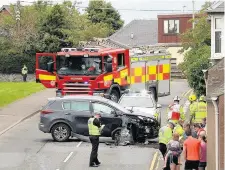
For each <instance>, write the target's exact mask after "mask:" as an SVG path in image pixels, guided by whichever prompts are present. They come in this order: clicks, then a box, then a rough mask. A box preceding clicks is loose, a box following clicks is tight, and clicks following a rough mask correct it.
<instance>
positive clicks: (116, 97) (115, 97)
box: [110, 90, 120, 103]
mask: <svg viewBox="0 0 225 170" xmlns="http://www.w3.org/2000/svg"><path fill="white" fill-rule="evenodd" d="M119 97H120V96H119V93H118V92H117V91H116V90H112V92H111V94H110V98H111V100H112V101H114V102H116V103H117V102H118V101H119Z"/></svg>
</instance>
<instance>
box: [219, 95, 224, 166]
mask: <svg viewBox="0 0 225 170" xmlns="http://www.w3.org/2000/svg"><path fill="white" fill-rule="evenodd" d="M219 169H220V170H224V95H221V96H220V97H219Z"/></svg>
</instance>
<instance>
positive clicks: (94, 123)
mask: <svg viewBox="0 0 225 170" xmlns="http://www.w3.org/2000/svg"><path fill="white" fill-rule="evenodd" d="M100 117H101V115H100V114H99V113H96V114H95V116H94V117H91V118H90V119H89V120H88V130H89V139H90V141H91V144H92V150H91V155H90V162H89V166H90V167H98V166H99V165H100V162H99V160H98V146H99V136H101V131H102V129H103V128H104V126H105V125H101V122H100V120H99V119H100Z"/></svg>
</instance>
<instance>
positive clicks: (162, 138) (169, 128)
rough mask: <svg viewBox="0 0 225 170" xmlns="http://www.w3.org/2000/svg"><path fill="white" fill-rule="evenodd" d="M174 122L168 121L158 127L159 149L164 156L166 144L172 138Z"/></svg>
mask: <svg viewBox="0 0 225 170" xmlns="http://www.w3.org/2000/svg"><path fill="white" fill-rule="evenodd" d="M174 126H175V125H174V123H173V122H169V123H168V124H167V125H166V126H163V127H161V128H160V129H159V150H160V152H161V153H162V155H163V158H165V155H166V151H167V144H168V143H169V141H170V140H171V139H172V134H173V129H174Z"/></svg>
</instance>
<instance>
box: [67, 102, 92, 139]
mask: <svg viewBox="0 0 225 170" xmlns="http://www.w3.org/2000/svg"><path fill="white" fill-rule="evenodd" d="M63 108H64V112H65V113H64V114H66V115H67V116H69V117H70V118H69V121H70V124H71V126H72V128H73V132H74V133H76V134H79V135H84V136H88V135H89V132H88V119H89V118H90V117H91V112H90V102H89V101H68V102H67V101H66V102H64V103H63Z"/></svg>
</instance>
